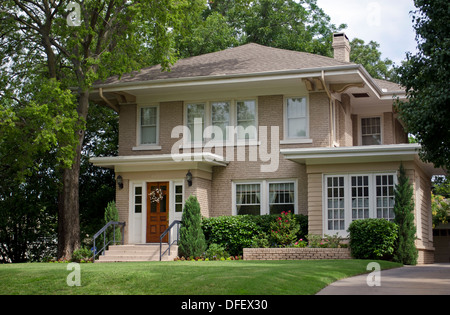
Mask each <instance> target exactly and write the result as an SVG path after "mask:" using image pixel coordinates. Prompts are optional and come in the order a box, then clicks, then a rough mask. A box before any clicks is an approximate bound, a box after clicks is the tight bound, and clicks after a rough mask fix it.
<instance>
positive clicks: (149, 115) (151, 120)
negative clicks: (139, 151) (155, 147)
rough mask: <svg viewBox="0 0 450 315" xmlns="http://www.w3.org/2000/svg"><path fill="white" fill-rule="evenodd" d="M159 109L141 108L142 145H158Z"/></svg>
mask: <svg viewBox="0 0 450 315" xmlns="http://www.w3.org/2000/svg"><path fill="white" fill-rule="evenodd" d="M157 112H158V111H157V108H156V107H146V108H141V144H156V143H157V139H156V134H157Z"/></svg>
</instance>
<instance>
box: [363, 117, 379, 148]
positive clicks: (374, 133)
mask: <svg viewBox="0 0 450 315" xmlns="http://www.w3.org/2000/svg"><path fill="white" fill-rule="evenodd" d="M361 142H362V145H378V144H381V117H371V118H362V119H361Z"/></svg>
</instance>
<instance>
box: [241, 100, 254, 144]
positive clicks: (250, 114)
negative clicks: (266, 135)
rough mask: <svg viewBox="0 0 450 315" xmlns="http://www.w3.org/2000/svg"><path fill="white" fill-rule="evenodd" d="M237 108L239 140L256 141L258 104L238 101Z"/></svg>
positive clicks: (249, 101) (250, 101)
mask: <svg viewBox="0 0 450 315" xmlns="http://www.w3.org/2000/svg"><path fill="white" fill-rule="evenodd" d="M236 107H237V127H238V130H237V138H238V140H256V102H255V101H254V100H248V101H238V102H237V103H236Z"/></svg>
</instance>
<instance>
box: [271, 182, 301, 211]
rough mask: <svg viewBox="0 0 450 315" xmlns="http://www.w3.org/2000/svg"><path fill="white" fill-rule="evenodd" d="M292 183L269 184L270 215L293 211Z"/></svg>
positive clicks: (293, 195)
mask: <svg viewBox="0 0 450 315" xmlns="http://www.w3.org/2000/svg"><path fill="white" fill-rule="evenodd" d="M294 186H295V185H294V183H272V184H269V210H270V214H280V213H281V212H283V211H291V212H292V213H293V212H294V210H295V190H294Z"/></svg>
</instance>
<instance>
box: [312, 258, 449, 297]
mask: <svg viewBox="0 0 450 315" xmlns="http://www.w3.org/2000/svg"><path fill="white" fill-rule="evenodd" d="M379 275H380V277H379V280H380V286H373V287H370V286H369V285H368V284H367V277H368V274H365V275H360V276H356V277H351V278H347V279H344V280H340V281H336V282H334V283H332V284H331V285H329V286H328V287H326V288H325V289H323V290H322V291H320V292H318V293H317V295H450V264H432V265H420V266H405V267H401V268H396V269H390V270H384V271H381V273H380V274H379ZM372 279H373V278H372Z"/></svg>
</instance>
